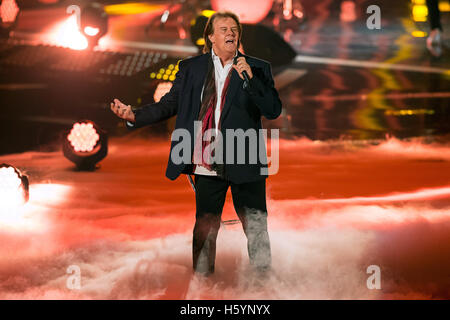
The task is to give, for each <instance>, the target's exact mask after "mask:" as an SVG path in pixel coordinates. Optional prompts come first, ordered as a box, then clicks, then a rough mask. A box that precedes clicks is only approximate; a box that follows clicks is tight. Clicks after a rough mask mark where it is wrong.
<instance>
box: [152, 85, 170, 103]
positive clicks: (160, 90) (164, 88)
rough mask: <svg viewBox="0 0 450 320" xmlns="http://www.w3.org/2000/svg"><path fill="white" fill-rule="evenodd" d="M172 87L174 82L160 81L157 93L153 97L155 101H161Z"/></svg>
mask: <svg viewBox="0 0 450 320" xmlns="http://www.w3.org/2000/svg"><path fill="white" fill-rule="evenodd" d="M171 88H172V82H161V83H158V86H157V87H156V90H155V94H154V95H153V99H154V100H155V102H159V100H161V98H162V97H164V95H165V94H166V93H167V92H169V91H170V89H171Z"/></svg>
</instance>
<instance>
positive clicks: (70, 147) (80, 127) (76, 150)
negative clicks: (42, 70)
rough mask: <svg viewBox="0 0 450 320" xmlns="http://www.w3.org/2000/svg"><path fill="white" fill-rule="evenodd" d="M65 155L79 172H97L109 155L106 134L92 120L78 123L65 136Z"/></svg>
mask: <svg viewBox="0 0 450 320" xmlns="http://www.w3.org/2000/svg"><path fill="white" fill-rule="evenodd" d="M63 153H64V156H65V157H66V158H67V159H69V160H70V161H72V162H73V163H75V165H76V167H77V169H78V170H85V171H92V170H95V169H96V166H97V163H98V162H100V161H101V160H103V158H105V157H106V155H107V153H108V138H107V135H106V132H104V131H103V130H101V129H100V128H99V127H98V126H97V125H96V124H95V123H94V122H92V121H90V120H83V121H79V122H76V123H75V124H74V125H73V126H72V129H71V130H70V131H68V132H65V133H64V135H63Z"/></svg>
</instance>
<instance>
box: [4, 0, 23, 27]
mask: <svg viewBox="0 0 450 320" xmlns="http://www.w3.org/2000/svg"><path fill="white" fill-rule="evenodd" d="M0 13H1V18H2V22H3V23H13V22H14V21H15V20H16V17H17V14H18V13H19V7H18V6H17V3H16V1H14V0H3V1H2V4H1V5H0Z"/></svg>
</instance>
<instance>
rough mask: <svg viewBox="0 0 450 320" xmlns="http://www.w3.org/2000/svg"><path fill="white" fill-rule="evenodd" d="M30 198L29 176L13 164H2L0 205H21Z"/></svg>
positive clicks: (0, 168) (0, 165)
mask: <svg viewBox="0 0 450 320" xmlns="http://www.w3.org/2000/svg"><path fill="white" fill-rule="evenodd" d="M28 199H29V182H28V177H27V176H26V175H24V174H23V173H22V172H20V170H19V169H17V168H15V167H14V166H12V165H9V164H6V163H3V164H0V207H2V208H10V207H15V206H19V205H22V204H24V203H26V202H27V201H28Z"/></svg>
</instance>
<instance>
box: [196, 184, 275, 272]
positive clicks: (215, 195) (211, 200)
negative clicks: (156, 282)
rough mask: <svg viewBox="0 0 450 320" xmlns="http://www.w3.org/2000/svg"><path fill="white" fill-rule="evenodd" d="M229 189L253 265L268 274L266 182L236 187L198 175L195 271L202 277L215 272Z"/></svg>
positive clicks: (236, 185)
mask: <svg viewBox="0 0 450 320" xmlns="http://www.w3.org/2000/svg"><path fill="white" fill-rule="evenodd" d="M229 186H231V195H232V198H233V204H234V208H235V210H236V213H237V215H238V217H239V219H240V221H241V223H242V226H243V229H244V233H245V235H246V236H247V249H248V255H249V258H250V264H251V265H252V266H254V267H255V268H256V269H257V270H260V271H266V270H268V269H269V268H270V265H271V253H270V241H269V234H268V232H267V208H266V180H265V179H264V180H261V181H256V182H249V183H242V184H234V183H232V182H230V181H227V180H224V179H222V178H219V177H215V176H204V175H195V190H196V193H195V202H196V215H195V218H196V221H195V226H194V235H193V242H192V257H193V268H194V271H195V272H197V273H201V274H211V273H213V272H214V263H215V258H216V239H217V233H218V231H219V228H220V222H221V216H222V209H223V206H224V204H225V198H226V194H227V191H228V187H229Z"/></svg>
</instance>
